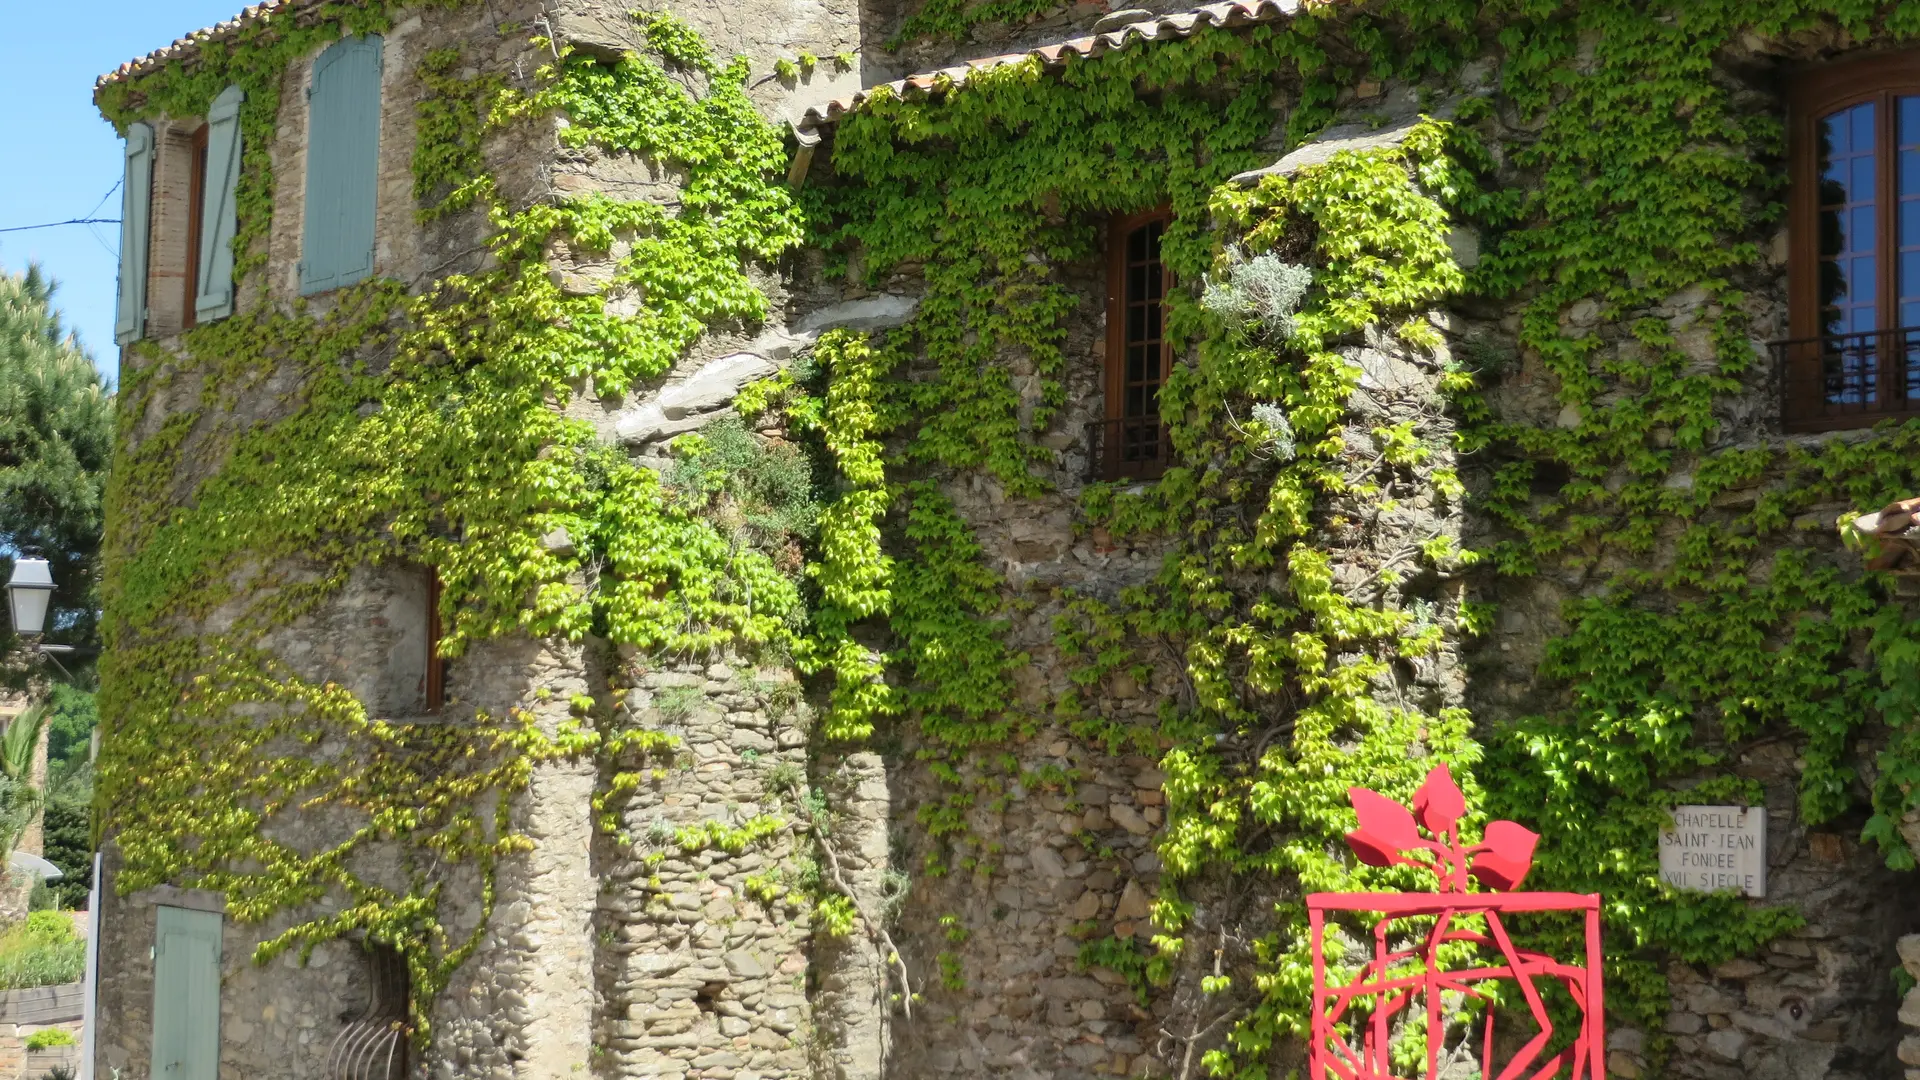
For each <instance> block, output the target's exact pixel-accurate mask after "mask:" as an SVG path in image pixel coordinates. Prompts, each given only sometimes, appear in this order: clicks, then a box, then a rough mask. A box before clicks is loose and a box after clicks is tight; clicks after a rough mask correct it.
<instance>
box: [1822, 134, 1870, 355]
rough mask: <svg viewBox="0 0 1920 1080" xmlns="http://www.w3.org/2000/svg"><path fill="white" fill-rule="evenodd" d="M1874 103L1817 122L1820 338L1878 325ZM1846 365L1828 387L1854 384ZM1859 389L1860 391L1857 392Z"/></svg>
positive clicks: (1863, 329)
mask: <svg viewBox="0 0 1920 1080" xmlns="http://www.w3.org/2000/svg"><path fill="white" fill-rule="evenodd" d="M1874 107H1875V106H1874V103H1873V102H1870V101H1869V102H1863V103H1861V104H1859V105H1855V106H1852V107H1851V108H1847V109H1842V110H1840V111H1838V112H1835V113H1832V114H1830V115H1828V116H1826V117H1824V118H1823V119H1822V120H1821V121H1820V129H1821V134H1822V139H1821V150H1822V160H1821V161H1820V163H1819V164H1820V174H1821V175H1822V176H1823V177H1825V178H1826V179H1825V180H1824V181H1823V182H1822V184H1821V190H1820V202H1821V207H1822V209H1821V213H1820V224H1819V228H1820V235H1819V247H1820V260H1821V265H1820V273H1819V289H1820V305H1821V309H1822V310H1821V318H1820V328H1821V331H1822V332H1823V333H1828V334H1847V333H1859V332H1862V331H1868V330H1873V329H1876V328H1877V327H1878V325H1879V320H1878V317H1877V312H1876V311H1875V306H1874V302H1875V299H1876V295H1875V294H1876V289H1875V281H1874V276H1875V269H1876V267H1877V265H1878V261H1879V260H1878V259H1877V257H1876V249H1877V248H1878V246H1879V245H1878V239H1879V238H1878V236H1877V232H1878V212H1879V211H1878V206H1877V203H1878V192H1876V191H1875V187H1874V185H1875V183H1876V174H1875V170H1876V167H1877V155H1876V153H1875V147H1874V130H1873V128H1874ZM1852 370H1853V369H1851V368H1848V367H1847V366H1846V365H1845V364H1843V365H1842V368H1841V369H1839V370H1837V371H1834V372H1829V377H1828V379H1827V382H1828V384H1829V388H1830V389H1831V388H1832V387H1833V386H1835V385H1837V384H1836V383H1835V382H1834V379H1835V378H1838V379H1839V380H1840V382H1841V383H1846V384H1849V385H1851V384H1853V383H1856V382H1858V380H1856V379H1854V378H1853V377H1852ZM1861 389H1863V390H1864V387H1861Z"/></svg>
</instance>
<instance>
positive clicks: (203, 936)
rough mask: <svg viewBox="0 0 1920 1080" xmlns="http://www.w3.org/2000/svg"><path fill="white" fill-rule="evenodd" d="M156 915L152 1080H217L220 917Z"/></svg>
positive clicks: (164, 910)
mask: <svg viewBox="0 0 1920 1080" xmlns="http://www.w3.org/2000/svg"><path fill="white" fill-rule="evenodd" d="M155 911H156V912H157V919H156V922H155V926H154V935H153V939H154V940H153V1070H152V1074H151V1075H152V1080H219V1076H220V922H221V919H220V916H219V915H217V914H215V913H214V912H211V911H190V910H188V909H187V908H177V907H168V906H166V905H161V906H159V907H157V908H155Z"/></svg>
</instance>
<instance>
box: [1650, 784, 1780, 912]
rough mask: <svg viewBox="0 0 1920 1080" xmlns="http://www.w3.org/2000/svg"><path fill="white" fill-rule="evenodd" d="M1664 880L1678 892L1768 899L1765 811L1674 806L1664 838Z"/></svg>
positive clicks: (1661, 846)
mask: <svg viewBox="0 0 1920 1080" xmlns="http://www.w3.org/2000/svg"><path fill="white" fill-rule="evenodd" d="M1660 880H1662V881H1664V882H1666V883H1667V884H1669V885H1671V886H1673V887H1674V888H1676V889H1691V890H1693V891H1695V892H1722V891H1724V890H1727V889H1737V890H1739V891H1740V892H1743V893H1746V894H1747V895H1748V896H1765V895H1767V809H1766V807H1764V806H1753V807H1748V806H1676V807H1674V808H1673V824H1672V825H1669V826H1668V827H1667V829H1666V830H1665V831H1664V832H1662V833H1661V834H1660Z"/></svg>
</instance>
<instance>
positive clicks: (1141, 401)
mask: <svg viewBox="0 0 1920 1080" xmlns="http://www.w3.org/2000/svg"><path fill="white" fill-rule="evenodd" d="M1126 400H1127V409H1126V412H1125V413H1124V414H1123V415H1126V416H1141V415H1144V414H1145V412H1146V408H1147V392H1146V391H1145V390H1143V389H1141V388H1140V387H1138V386H1132V387H1128V388H1127V398H1126Z"/></svg>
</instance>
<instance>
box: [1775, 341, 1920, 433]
mask: <svg viewBox="0 0 1920 1080" xmlns="http://www.w3.org/2000/svg"><path fill="white" fill-rule="evenodd" d="M1768 347H1769V348H1770V349H1771V350H1772V351H1773V356H1774V362H1775V363H1777V364H1778V365H1779V369H1780V374H1781V385H1782V387H1783V391H1784V400H1783V401H1782V409H1781V416H1782V419H1783V420H1784V421H1785V425H1786V428H1787V430H1788V431H1831V430H1834V429H1836V428H1849V427H1866V426H1868V425H1871V424H1874V423H1876V422H1878V421H1880V420H1884V419H1888V418H1890V417H1901V416H1912V415H1920V326H1908V327H1902V328H1900V329H1897V330H1869V331H1867V332H1865V333H1860V334H1827V335H1823V336H1821V337H1813V338H1796V339H1793V340H1790V341H1776V342H1773V343H1772V344H1770V345H1769V346H1768Z"/></svg>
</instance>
